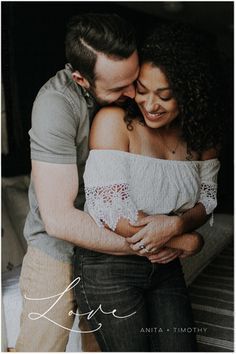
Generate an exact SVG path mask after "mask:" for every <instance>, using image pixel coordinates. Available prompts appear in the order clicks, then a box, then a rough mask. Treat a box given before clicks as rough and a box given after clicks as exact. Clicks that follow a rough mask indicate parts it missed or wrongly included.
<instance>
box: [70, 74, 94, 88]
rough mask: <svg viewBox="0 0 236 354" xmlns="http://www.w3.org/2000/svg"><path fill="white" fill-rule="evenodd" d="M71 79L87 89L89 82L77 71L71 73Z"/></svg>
mask: <svg viewBox="0 0 236 354" xmlns="http://www.w3.org/2000/svg"><path fill="white" fill-rule="evenodd" d="M72 78H73V80H74V81H75V82H76V83H77V84H78V85H80V86H82V87H84V88H85V89H88V88H89V86H90V85H89V82H88V80H87V79H85V77H83V76H82V75H81V74H80V72H79V71H77V70H76V71H74V72H73V73H72Z"/></svg>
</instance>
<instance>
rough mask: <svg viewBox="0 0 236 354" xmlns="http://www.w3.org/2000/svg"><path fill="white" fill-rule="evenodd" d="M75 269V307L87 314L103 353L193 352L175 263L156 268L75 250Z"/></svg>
mask: <svg viewBox="0 0 236 354" xmlns="http://www.w3.org/2000/svg"><path fill="white" fill-rule="evenodd" d="M74 267H75V277H80V278H81V279H80V282H79V284H78V285H77V286H76V287H75V293H76V299H77V302H78V307H79V309H80V313H89V312H90V314H89V321H88V322H89V325H90V328H91V330H95V332H94V334H95V335H96V338H97V341H98V343H99V345H100V347H101V350H102V351H104V352H124V351H127V352H148V351H150V352H194V351H197V347H196V339H195V333H194V332H195V331H194V324H193V318H192V310H191V305H190V301H189V297H188V291H187V289H186V285H185V281H184V276H183V273H182V268H181V264H180V262H179V259H176V260H174V261H172V262H170V263H168V264H162V265H161V264H157V263H156V264H152V263H151V262H149V260H148V259H147V258H145V257H139V256H112V255H106V254H102V253H97V252H93V251H89V250H85V249H82V248H77V250H76V254H75V263H74ZM97 309H98V310H97ZM92 310H93V312H91V311H92ZM96 310H97V311H96ZM115 310H116V311H115ZM112 311H113V313H112ZM104 312H105V313H104ZM85 316H86V317H87V315H85ZM122 317H123V318H122ZM98 328H99V329H98ZM96 329H98V330H96Z"/></svg>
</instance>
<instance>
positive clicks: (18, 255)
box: [2, 198, 25, 271]
mask: <svg viewBox="0 0 236 354" xmlns="http://www.w3.org/2000/svg"><path fill="white" fill-rule="evenodd" d="M24 254H25V251H24V248H23V247H22V245H21V243H20V241H19V239H18V236H17V235H16V233H15V231H14V229H13V227H12V224H11V221H10V218H9V216H8V214H7V210H6V207H5V203H4V198H3V199H2V271H7V270H12V269H13V268H14V267H16V266H18V265H20V264H22V260H23V257H24Z"/></svg>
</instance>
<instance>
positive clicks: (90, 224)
mask: <svg viewBox="0 0 236 354" xmlns="http://www.w3.org/2000/svg"><path fill="white" fill-rule="evenodd" d="M66 56H67V60H68V62H69V63H70V64H67V65H66V67H65V69H64V70H61V71H59V72H58V73H57V74H56V75H55V76H54V77H53V78H51V79H50V80H49V81H48V82H47V83H46V84H45V85H44V86H43V87H42V88H41V90H40V91H39V93H38V95H37V97H36V100H35V102H34V106H33V111H32V128H31V130H30V139H31V159H32V175H31V184H30V188H29V201H30V212H29V214H28V216H27V220H26V224H25V230H24V233H25V237H26V239H27V241H28V251H27V254H26V256H25V258H24V261H23V266H22V273H21V279H20V285H21V291H22V294H23V295H26V296H27V298H31V299H36V300H29V299H24V301H23V312H22V316H21V330H20V335H19V337H18V340H17V345H16V349H17V351H31V352H37V351H40V352H44V351H46V352H50V351H58V352H60V351H65V348H66V344H67V341H68V336H69V330H70V328H71V326H72V324H73V316H69V315H68V313H69V312H70V311H71V310H73V311H75V302H74V296H73V290H70V291H67V292H65V294H64V295H63V296H62V297H61V298H60V300H59V301H58V304H54V303H55V300H56V299H57V298H55V295H56V294H58V293H62V292H63V291H64V290H65V289H66V288H67V287H68V285H69V284H70V283H71V281H72V280H73V273H72V257H73V248H74V245H80V246H82V247H86V248H91V249H94V250H97V251H101V252H107V253H113V254H127V253H131V252H132V251H131V250H130V248H129V246H128V245H127V243H126V242H125V239H124V238H122V237H120V236H118V235H116V234H115V233H113V232H110V231H108V230H100V229H99V228H98V227H97V226H96V224H95V223H94V221H93V220H92V219H91V217H90V216H89V215H87V214H86V213H84V212H82V211H81V210H83V205H84V190H83V179H82V176H83V172H84V165H85V162H86V158H87V156H88V135H89V127H90V123H91V120H92V118H93V116H94V114H95V112H96V110H97V108H98V106H97V104H99V105H106V104H110V103H113V102H118V103H119V102H123V101H124V100H125V99H126V98H127V97H130V98H133V97H134V94H135V89H134V86H133V83H134V81H135V80H136V78H137V76H138V71H139V64H138V55H137V51H136V43H135V36H134V31H133V29H132V28H131V26H130V25H129V24H127V23H126V22H125V21H124V20H123V19H121V18H120V17H119V16H117V15H101V14H84V15H80V16H77V17H75V18H74V19H72V21H71V22H70V23H69V26H68V32H67V36H66ZM114 250H116V251H114ZM53 296H54V297H53ZM41 298H44V300H40V299H41ZM45 298H47V299H45ZM50 307H51V309H50ZM49 309H50V310H49ZM32 312H36V313H38V314H41V315H42V314H44V316H41V317H40V318H38V319H35V320H33V319H32V316H33V315H32V314H31V315H30V316H31V319H30V318H29V317H28V315H29V314H30V313H32ZM34 318H35V316H34ZM63 327H64V328H63ZM81 327H82V328H81V329H83V330H85V331H86V330H87V331H88V330H89V328H88V327H87V326H86V324H84V325H81ZM65 328H66V329H65ZM82 344H83V350H85V351H98V350H99V348H98V345H97V344H96V341H95V338H94V337H93V335H92V334H85V335H84V338H83V343H82Z"/></svg>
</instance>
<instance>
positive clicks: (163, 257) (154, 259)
mask: <svg viewBox="0 0 236 354" xmlns="http://www.w3.org/2000/svg"><path fill="white" fill-rule="evenodd" d="M183 253H184V252H183V251H181V250H176V249H174V248H169V247H163V248H162V249H161V250H160V251H157V252H156V253H155V254H152V255H150V256H147V258H148V259H149V260H150V262H151V263H160V264H165V263H169V262H171V261H173V260H174V259H175V258H177V257H181V258H182V254H183ZM186 257H187V256H186Z"/></svg>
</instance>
